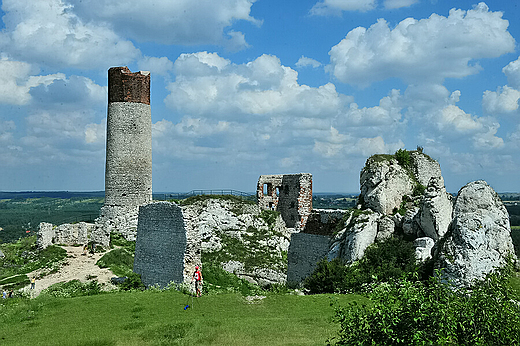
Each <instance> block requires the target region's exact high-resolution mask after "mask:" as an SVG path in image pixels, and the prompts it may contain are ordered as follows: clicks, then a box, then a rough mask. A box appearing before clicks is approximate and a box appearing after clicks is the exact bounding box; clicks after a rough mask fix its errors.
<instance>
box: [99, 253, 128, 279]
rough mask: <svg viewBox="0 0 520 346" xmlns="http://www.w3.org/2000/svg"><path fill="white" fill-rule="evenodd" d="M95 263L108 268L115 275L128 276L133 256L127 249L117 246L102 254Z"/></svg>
mask: <svg viewBox="0 0 520 346" xmlns="http://www.w3.org/2000/svg"><path fill="white" fill-rule="evenodd" d="M96 265H98V266H99V267H101V268H109V269H110V270H111V271H112V272H113V273H114V274H115V275H118V276H128V275H129V274H131V273H132V271H133V268H134V257H133V256H132V254H131V253H130V252H129V251H128V250H126V249H124V248H119V249H115V250H112V251H109V252H107V253H106V254H104V255H103V257H101V258H100V259H99V260H98V261H97V262H96Z"/></svg>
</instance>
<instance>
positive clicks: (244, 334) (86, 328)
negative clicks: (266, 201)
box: [0, 290, 367, 346]
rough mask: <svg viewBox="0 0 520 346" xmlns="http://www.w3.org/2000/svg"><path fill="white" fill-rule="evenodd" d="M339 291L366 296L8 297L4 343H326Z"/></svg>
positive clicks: (1, 327)
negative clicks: (332, 302)
mask: <svg viewBox="0 0 520 346" xmlns="http://www.w3.org/2000/svg"><path fill="white" fill-rule="evenodd" d="M332 296H333V297H334V299H335V300H337V301H338V302H339V303H341V304H347V303H350V302H354V301H356V302H358V303H359V302H365V301H367V299H366V298H363V297H362V296H359V295H312V296H298V295H290V294H282V293H266V294H265V298H263V299H253V300H251V301H249V300H247V299H246V297H244V296H242V295H240V294H238V293H220V294H208V295H204V296H202V297H200V298H192V297H190V296H189V295H186V294H183V293H181V292H179V291H175V290H167V291H154V290H149V291H131V292H118V293H105V294H99V295H95V296H83V297H76V298H53V297H48V296H41V297H38V298H36V299H31V300H28V299H18V298H15V299H7V300H6V301H5V302H2V303H1V304H0V344H2V345H67V346H71V345H78V346H79V345H99V346H101V345H107V346H108V345H324V344H325V343H326V340H327V339H329V338H331V337H333V336H334V335H335V334H336V333H337V331H338V330H339V325H337V324H335V323H334V322H333V321H332V317H333V315H334V309H333V308H332V307H331V304H330V302H331V297H332ZM257 297H258V296H257ZM186 305H189V306H190V307H189V308H186V309H185V307H186Z"/></svg>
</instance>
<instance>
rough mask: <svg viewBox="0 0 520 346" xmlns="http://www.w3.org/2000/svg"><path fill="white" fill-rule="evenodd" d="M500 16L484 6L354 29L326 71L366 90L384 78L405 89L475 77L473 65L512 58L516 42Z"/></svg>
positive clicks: (332, 53) (336, 49)
mask: <svg viewBox="0 0 520 346" xmlns="http://www.w3.org/2000/svg"><path fill="white" fill-rule="evenodd" d="M508 25H509V22H508V21H507V20H505V19H502V12H491V11H489V8H488V7H487V5H486V4H485V3H479V4H478V5H476V6H475V7H474V8H473V9H471V10H469V11H463V10H456V9H452V10H451V11H450V13H449V16H448V17H444V16H440V15H437V14H432V15H431V16H430V17H429V18H427V19H421V20H416V19H413V18H407V19H405V20H403V21H401V22H400V23H399V24H398V25H397V26H396V27H395V28H390V27H389V25H388V23H387V22H386V21H385V20H384V19H379V20H378V21H377V23H375V24H373V25H372V26H370V28H368V29H366V28H364V27H358V28H355V29H353V30H352V31H350V32H349V33H348V34H347V36H346V37H345V39H343V40H342V41H341V42H340V43H338V44H337V45H336V46H334V47H332V49H331V50H330V52H329V55H330V65H329V66H328V67H327V68H328V71H329V72H331V73H332V74H333V75H334V76H335V77H336V78H337V79H338V80H340V81H342V82H344V83H351V84H357V85H361V86H368V85H370V83H372V82H375V81H379V80H384V79H387V78H392V77H396V78H401V79H403V80H404V81H405V82H408V83H419V82H420V83H424V82H434V83H441V82H442V81H443V80H444V79H445V78H461V77H465V76H468V75H470V74H475V73H477V72H478V71H479V69H480V67H479V65H477V64H475V63H474V62H473V61H474V60H475V59H481V58H491V57H498V56H500V55H502V54H504V53H508V52H512V51H513V50H514V48H515V40H514V38H513V37H512V36H511V34H510V33H509V32H508V31H507V28H508Z"/></svg>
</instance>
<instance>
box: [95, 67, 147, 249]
mask: <svg viewBox="0 0 520 346" xmlns="http://www.w3.org/2000/svg"><path fill="white" fill-rule="evenodd" d="M106 151H107V156H106V163H105V165H106V167H105V205H104V206H103V207H102V208H101V211H100V215H99V217H98V218H97V219H96V230H95V232H93V233H92V235H91V240H92V241H94V242H96V243H97V244H100V245H102V246H108V245H109V243H110V233H112V232H115V233H119V234H121V235H123V236H124V237H125V238H126V239H127V240H135V237H136V233H137V218H138V215H139V206H140V205H143V204H147V203H150V202H151V201H152V113H151V109H150V73H149V72H136V73H132V72H130V70H129V69H128V68H127V67H112V68H111V69H109V70H108V114H107V147H106Z"/></svg>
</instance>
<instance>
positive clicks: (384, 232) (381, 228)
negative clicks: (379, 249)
mask: <svg viewBox="0 0 520 346" xmlns="http://www.w3.org/2000/svg"><path fill="white" fill-rule="evenodd" d="M394 232H395V222H394V220H393V218H392V217H390V216H388V215H385V216H383V217H381V218H380V219H379V220H378V222H377V235H376V242H381V241H384V240H386V239H388V238H391V237H392V235H393V234H394Z"/></svg>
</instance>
